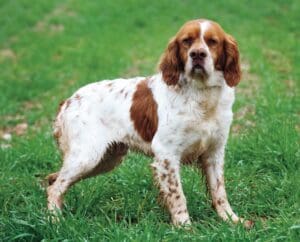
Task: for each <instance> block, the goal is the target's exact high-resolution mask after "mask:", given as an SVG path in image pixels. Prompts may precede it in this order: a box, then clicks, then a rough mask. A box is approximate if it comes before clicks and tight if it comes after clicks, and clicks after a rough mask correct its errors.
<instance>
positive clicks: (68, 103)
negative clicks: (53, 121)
mask: <svg viewBox="0 0 300 242" xmlns="http://www.w3.org/2000/svg"><path fill="white" fill-rule="evenodd" d="M70 105H71V99H68V100H67V101H66V109H68V108H69V107H70Z"/></svg>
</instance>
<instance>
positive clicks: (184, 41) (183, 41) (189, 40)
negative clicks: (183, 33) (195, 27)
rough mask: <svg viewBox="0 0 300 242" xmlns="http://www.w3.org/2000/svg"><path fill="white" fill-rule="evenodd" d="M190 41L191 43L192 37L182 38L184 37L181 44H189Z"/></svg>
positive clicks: (190, 43)
mask: <svg viewBox="0 0 300 242" xmlns="http://www.w3.org/2000/svg"><path fill="white" fill-rule="evenodd" d="M192 43H193V39H192V38H191V37H188V38H184V39H183V40H182V44H183V45H184V46H191V45H192Z"/></svg>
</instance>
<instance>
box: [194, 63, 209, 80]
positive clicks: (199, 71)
mask: <svg viewBox="0 0 300 242" xmlns="http://www.w3.org/2000/svg"><path fill="white" fill-rule="evenodd" d="M192 64H193V66H192V75H193V76H194V77H196V78H197V77H198V78H200V79H204V78H205V77H207V72H206V70H205V67H204V63H203V62H202V61H193V63H192Z"/></svg>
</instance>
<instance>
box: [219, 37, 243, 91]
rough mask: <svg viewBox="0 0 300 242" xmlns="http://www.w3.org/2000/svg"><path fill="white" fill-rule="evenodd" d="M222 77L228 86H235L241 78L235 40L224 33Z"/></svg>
mask: <svg viewBox="0 0 300 242" xmlns="http://www.w3.org/2000/svg"><path fill="white" fill-rule="evenodd" d="M224 51H225V53H224V54H225V58H224V59H225V60H224V66H223V71H224V78H225V80H226V83H227V84H228V86H230V87H233V86H236V85H237V84H238V83H239V82H240V80H241V69H240V57H239V50H238V46H237V42H236V41H235V39H234V38H233V37H232V36H231V35H228V34H227V35H226V39H225V42H224Z"/></svg>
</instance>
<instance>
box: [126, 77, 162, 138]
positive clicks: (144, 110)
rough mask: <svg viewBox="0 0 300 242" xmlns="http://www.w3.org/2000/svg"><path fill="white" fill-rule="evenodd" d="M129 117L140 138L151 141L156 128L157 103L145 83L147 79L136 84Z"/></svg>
mask: <svg viewBox="0 0 300 242" xmlns="http://www.w3.org/2000/svg"><path fill="white" fill-rule="evenodd" d="M130 118H131V120H132V121H133V124H134V128H135V130H136V131H137V132H138V133H139V135H140V136H141V137H142V139H143V140H145V141H146V142H151V141H152V139H153V137H154V135H155V133H156V130H157V126H158V115H157V103H156V101H155V100H154V98H153V94H152V91H151V89H150V88H149V87H148V85H147V80H144V81H141V82H140V83H139V84H138V85H137V88H136V91H135V93H134V94H133V98H132V105H131V108H130Z"/></svg>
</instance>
